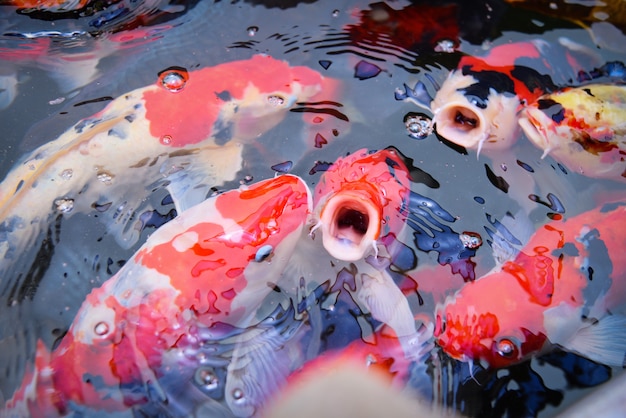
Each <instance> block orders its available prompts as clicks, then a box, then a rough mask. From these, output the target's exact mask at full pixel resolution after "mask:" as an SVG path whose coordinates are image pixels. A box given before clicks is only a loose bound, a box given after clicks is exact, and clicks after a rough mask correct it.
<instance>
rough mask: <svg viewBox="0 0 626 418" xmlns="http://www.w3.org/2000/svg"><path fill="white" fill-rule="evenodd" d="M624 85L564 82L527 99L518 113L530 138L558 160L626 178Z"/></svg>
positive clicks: (582, 169)
mask: <svg viewBox="0 0 626 418" xmlns="http://www.w3.org/2000/svg"><path fill="white" fill-rule="evenodd" d="M624 103H626V87H624V86H621V85H608V84H590V85H585V86H580V87H565V88H562V89H561V90H559V91H556V92H554V93H551V94H548V95H544V96H542V97H540V98H539V99H538V100H536V101H535V102H533V103H531V104H529V105H528V106H527V107H526V108H525V109H524V110H523V111H522V112H521V115H520V118H519V125H520V126H521V128H522V129H523V131H524V133H525V134H526V136H527V137H528V139H529V140H530V141H531V142H533V143H534V144H535V145H536V146H537V147H539V148H541V149H543V150H544V154H543V155H544V156H546V155H547V154H548V153H549V154H550V155H551V156H552V157H553V158H555V159H556V160H557V161H559V162H560V163H562V164H563V165H565V166H566V167H568V168H569V169H570V170H573V171H576V172H578V173H580V174H584V175H586V176H590V177H600V178H611V179H614V180H621V181H624V180H625V179H626V177H625V175H624V173H625V169H624V161H623V155H624V153H625V152H626V151H625V149H626V146H625V145H624V132H625V131H626V123H625V122H624V117H625V115H626V111H625V110H624V109H625V108H626V107H625V106H624Z"/></svg>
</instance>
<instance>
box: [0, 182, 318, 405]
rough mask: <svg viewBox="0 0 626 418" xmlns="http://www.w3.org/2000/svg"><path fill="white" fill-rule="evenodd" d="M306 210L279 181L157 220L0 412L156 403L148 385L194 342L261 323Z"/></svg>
mask: <svg viewBox="0 0 626 418" xmlns="http://www.w3.org/2000/svg"><path fill="white" fill-rule="evenodd" d="M310 211H311V197H310V193H309V190H308V188H307V186H306V184H305V183H304V182H303V181H302V180H301V179H300V178H298V177H295V176H291V175H284V176H280V177H277V178H274V179H270V180H265V181H262V182H259V183H255V184H253V185H251V186H249V187H243V188H241V189H238V190H231V191H228V192H225V193H223V194H220V195H218V196H216V197H214V198H210V199H207V200H206V201H205V202H203V203H201V204H199V205H197V206H195V207H193V208H190V209H189V210H187V211H185V212H184V213H183V214H181V215H179V216H178V217H177V218H175V219H174V220H172V221H171V222H169V223H167V224H165V225H164V226H163V227H161V228H160V229H158V230H157V231H156V232H155V233H153V234H152V235H151V236H150V238H149V239H148V240H147V242H146V243H145V244H144V245H143V246H142V247H141V248H140V250H139V251H138V252H137V253H136V254H135V255H134V256H133V257H132V258H131V259H130V260H129V261H128V263H127V264H126V265H125V266H124V267H123V268H122V269H121V270H120V271H119V272H118V274H116V275H115V276H114V277H112V278H111V279H109V280H108V281H106V282H105V283H104V284H103V285H102V286H101V287H99V288H97V289H94V290H93V291H92V292H91V293H90V294H89V295H88V296H87V298H86V300H85V301H84V302H83V304H82V306H81V307H80V309H79V311H78V313H77V316H76V318H75V320H74V322H73V323H72V325H71V327H70V329H69V331H68V332H67V334H66V335H65V337H64V338H63V339H62V341H61V342H60V344H59V345H58V347H56V348H55V349H54V350H53V351H52V353H50V352H48V351H47V349H46V348H45V347H44V346H43V343H41V342H40V343H39V347H38V353H37V359H36V362H35V369H34V370H31V371H30V372H28V373H27V374H26V376H25V379H24V384H23V385H22V386H21V387H20V388H19V389H18V391H17V392H16V393H15V395H14V396H13V399H12V400H11V401H9V402H8V403H7V404H5V413H6V414H7V415H8V416H13V415H18V416H22V415H23V416H29V415H30V416H55V415H63V414H66V413H68V412H69V411H70V410H72V408H74V407H79V408H80V407H82V406H84V407H88V408H93V409H102V410H106V411H116V410H126V409H128V408H130V407H132V406H135V405H142V404H145V403H147V402H149V401H151V400H155V398H156V399H158V398H159V396H158V395H159V394H160V393H161V392H162V391H163V389H162V388H161V387H160V384H159V383H160V379H161V378H163V376H164V375H167V374H168V373H171V370H172V369H174V370H176V367H177V363H178V362H182V361H184V360H185V356H186V354H185V353H186V352H187V351H186V350H185V349H186V348H190V346H192V345H193V344H196V345H198V344H199V345H200V346H201V345H202V337H201V336H202V335H207V334H208V335H211V334H212V335H213V338H220V337H221V338H227V337H229V333H228V332H225V335H224V331H223V330H225V329H226V330H229V329H233V327H237V328H245V327H248V326H253V325H255V323H257V322H259V321H260V320H257V315H261V319H262V318H263V317H264V316H263V315H264V314H259V312H258V308H259V307H260V305H261V302H262V301H263V299H264V297H265V296H266V295H267V294H268V293H270V292H271V291H272V289H271V288H270V287H269V286H267V284H266V282H267V280H268V278H271V277H278V276H279V275H280V272H281V271H282V269H284V268H285V266H286V264H287V263H288V261H289V259H290V254H291V252H292V251H293V248H294V246H295V243H296V241H297V239H298V238H299V237H300V235H301V232H302V230H303V228H304V226H305V222H306V220H307V216H308V214H309V213H310ZM231 339H233V338H231ZM165 399H167V398H165ZM162 400H163V399H162ZM179 412H180V411H179Z"/></svg>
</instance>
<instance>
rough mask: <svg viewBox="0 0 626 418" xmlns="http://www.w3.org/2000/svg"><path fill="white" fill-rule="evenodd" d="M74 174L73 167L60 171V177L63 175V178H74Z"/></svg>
mask: <svg viewBox="0 0 626 418" xmlns="http://www.w3.org/2000/svg"><path fill="white" fill-rule="evenodd" d="M73 175H74V170H72V169H71V168H66V169H65V170H63V171H61V172H60V173H59V177H61V178H62V179H63V180H69V179H71V178H72V176H73Z"/></svg>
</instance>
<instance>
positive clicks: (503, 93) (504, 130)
mask: <svg viewBox="0 0 626 418" xmlns="http://www.w3.org/2000/svg"><path fill="white" fill-rule="evenodd" d="M558 60H562V61H564V62H565V63H566V64H565V66H566V67H569V68H565V69H560V68H558V67H557V64H553V63H556V62H559V61H558ZM578 69H580V66H579V65H578V64H577V63H576V62H575V59H574V58H573V57H572V55H571V54H570V52H569V51H567V50H565V51H563V50H561V49H559V48H556V47H552V46H551V45H550V44H548V43H547V42H545V41H541V40H534V41H529V42H519V43H513V44H505V45H499V46H497V47H494V48H493V49H491V51H490V52H489V54H488V55H486V56H484V57H473V56H469V55H467V56H464V57H462V58H461V60H460V61H459V64H458V66H457V68H456V69H455V70H453V71H451V72H450V74H449V75H448V77H447V79H446V80H445V81H444V83H443V84H442V85H441V88H440V89H439V90H438V91H437V94H436V95H435V98H434V99H433V100H432V102H431V103H430V109H431V110H432V113H433V123H434V125H435V129H436V131H437V133H438V134H439V135H441V136H442V137H444V138H445V139H447V140H448V141H451V142H453V143H455V144H457V145H461V146H463V147H466V148H472V149H477V151H478V152H479V153H480V151H481V150H482V149H483V148H485V149H503V148H507V147H509V146H511V145H512V143H513V142H514V141H515V139H516V138H517V134H518V132H519V131H518V126H517V114H518V112H519V111H520V110H521V109H522V107H523V106H524V105H525V104H526V103H531V102H533V101H535V99H537V98H538V97H540V96H541V95H543V94H545V93H547V92H551V91H553V90H555V89H556V86H555V84H554V83H553V78H556V77H557V76H558V78H559V79H560V78H565V79H567V77H569V78H570V79H573V78H575V75H576V71H575V70H578Z"/></svg>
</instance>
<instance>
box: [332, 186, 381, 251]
mask: <svg viewBox="0 0 626 418" xmlns="http://www.w3.org/2000/svg"><path fill="white" fill-rule="evenodd" d="M381 220H382V216H381V209H380V208H379V207H378V206H377V205H376V204H375V203H373V202H372V201H371V199H368V198H367V197H366V196H363V195H361V194H359V193H357V192H355V191H352V192H350V193H338V194H335V195H334V196H332V197H331V198H330V199H329V200H328V201H327V202H326V205H325V206H324V209H323V210H322V213H321V216H320V222H321V228H322V243H323V245H324V248H325V249H326V251H328V253H329V254H330V255H331V256H333V257H335V258H337V259H339V260H344V261H355V260H359V259H362V258H363V257H364V256H365V254H366V252H367V251H368V250H370V249H372V248H374V246H375V243H376V239H377V238H378V234H379V232H380V223H381Z"/></svg>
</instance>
